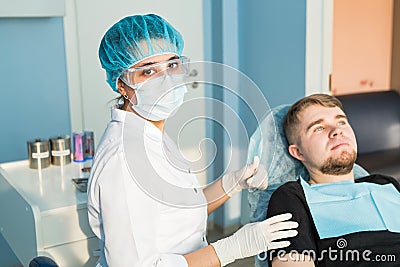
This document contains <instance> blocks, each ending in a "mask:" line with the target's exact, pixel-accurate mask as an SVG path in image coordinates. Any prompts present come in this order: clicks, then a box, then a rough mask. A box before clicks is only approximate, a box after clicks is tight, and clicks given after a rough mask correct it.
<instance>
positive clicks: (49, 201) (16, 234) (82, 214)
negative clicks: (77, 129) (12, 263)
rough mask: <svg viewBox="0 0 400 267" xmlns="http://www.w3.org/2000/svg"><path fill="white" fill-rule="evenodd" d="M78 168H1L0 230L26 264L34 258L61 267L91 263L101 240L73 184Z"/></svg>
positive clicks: (23, 165)
mask: <svg viewBox="0 0 400 267" xmlns="http://www.w3.org/2000/svg"><path fill="white" fill-rule="evenodd" d="M82 167H83V166H82V164H81V163H79V164H78V163H71V164H69V165H66V166H50V167H48V168H45V169H42V170H35V169H30V168H29V167H28V161H27V160H24V161H16V162H10V163H4V164H0V212H1V213H0V231H1V234H2V235H3V237H4V239H5V240H6V241H7V243H8V244H9V246H10V247H11V249H12V250H13V251H14V253H15V255H16V256H17V257H18V259H19V261H20V262H21V263H22V264H23V265H24V266H28V264H29V261H30V260H31V259H32V258H34V257H36V256H38V255H43V256H49V257H51V258H52V259H53V260H55V261H56V262H57V264H58V265H59V266H63V267H68V266H74V267H77V266H94V265H95V262H96V261H97V256H96V253H98V252H99V249H98V248H99V241H98V239H97V237H96V236H95V235H94V233H93V232H92V231H91V229H90V226H89V223H88V218H87V207H86V203H87V194H86V193H82V192H80V191H78V190H76V188H75V186H74V184H73V183H72V181H71V179H72V178H74V177H79V176H80V175H81V169H82Z"/></svg>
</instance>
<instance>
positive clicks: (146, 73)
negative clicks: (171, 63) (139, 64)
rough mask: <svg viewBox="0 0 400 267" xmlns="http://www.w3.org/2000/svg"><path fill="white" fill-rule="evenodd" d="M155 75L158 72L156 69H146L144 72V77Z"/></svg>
mask: <svg viewBox="0 0 400 267" xmlns="http://www.w3.org/2000/svg"><path fill="white" fill-rule="evenodd" d="M154 73H156V71H155V70H154V69H145V70H143V72H142V75H143V76H151V75H153V74H154Z"/></svg>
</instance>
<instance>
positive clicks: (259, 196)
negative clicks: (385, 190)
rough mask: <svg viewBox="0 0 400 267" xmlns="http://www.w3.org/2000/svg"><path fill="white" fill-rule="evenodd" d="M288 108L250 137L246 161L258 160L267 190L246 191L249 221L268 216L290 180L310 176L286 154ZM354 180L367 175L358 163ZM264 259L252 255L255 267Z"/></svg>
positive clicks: (274, 114) (264, 266)
mask: <svg viewBox="0 0 400 267" xmlns="http://www.w3.org/2000/svg"><path fill="white" fill-rule="evenodd" d="M290 106H291V105H281V106H278V107H276V108H273V109H272V110H271V111H270V112H268V113H267V114H266V116H265V117H264V119H263V120H262V122H261V123H260V125H259V127H258V128H257V129H256V131H255V132H254V134H253V135H252V136H251V138H250V143H249V151H248V157H247V159H248V160H247V161H248V162H251V161H252V159H253V158H254V156H255V155H258V156H259V157H260V164H261V165H263V166H264V167H265V168H266V170H267V173H268V188H267V189H266V190H254V191H249V194H248V201H249V205H250V218H249V219H250V222H259V221H263V220H265V219H266V217H267V208H268V203H269V200H270V198H271V195H272V193H273V192H274V191H275V190H276V189H277V188H278V187H279V186H281V185H283V184H284V183H286V182H289V181H296V180H298V179H299V178H300V177H302V178H304V179H305V180H308V178H309V174H308V172H307V170H306V168H305V167H304V166H303V164H302V163H301V162H300V161H298V160H296V159H294V158H293V157H292V156H291V155H290V154H289V152H288V143H287V140H286V136H285V132H284V129H283V122H284V119H285V117H286V113H287V111H288V110H289V108H290ZM353 170H354V176H355V178H356V179H357V178H361V177H365V176H367V175H369V173H368V172H367V171H366V170H365V169H363V168H362V167H361V166H359V165H358V164H354V168H353ZM265 258H266V257H258V256H255V257H254V260H255V266H256V267H267V266H268V261H267V260H261V259H265Z"/></svg>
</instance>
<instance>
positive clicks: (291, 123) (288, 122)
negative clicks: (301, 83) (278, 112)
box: [283, 94, 344, 145]
mask: <svg viewBox="0 0 400 267" xmlns="http://www.w3.org/2000/svg"><path fill="white" fill-rule="evenodd" d="M312 105H320V106H323V107H330V108H334V107H339V108H340V109H341V110H343V112H344V109H343V105H342V103H341V102H340V100H339V99H337V98H336V97H334V96H331V95H327V94H314V95H310V96H307V97H304V98H302V99H300V100H299V101H297V102H296V103H294V104H293V105H292V106H291V107H290V109H289V110H288V112H287V114H286V117H285V121H284V124H283V127H284V129H285V134H286V138H287V140H288V142H289V145H292V144H294V143H296V141H299V140H297V139H298V137H299V136H298V134H297V128H298V126H299V123H300V119H299V114H300V113H301V112H302V111H303V110H305V109H306V108H307V107H309V106H312Z"/></svg>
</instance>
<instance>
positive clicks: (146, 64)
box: [136, 56, 179, 68]
mask: <svg viewBox="0 0 400 267" xmlns="http://www.w3.org/2000/svg"><path fill="white" fill-rule="evenodd" d="M178 58H179V57H178V56H172V57H170V58H169V59H167V60H166V61H169V60H173V59H178ZM156 63H162V62H157V61H154V62H153V61H149V62H146V63H144V64H142V65H139V66H136V68H140V67H145V66H148V65H153V64H156Z"/></svg>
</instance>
